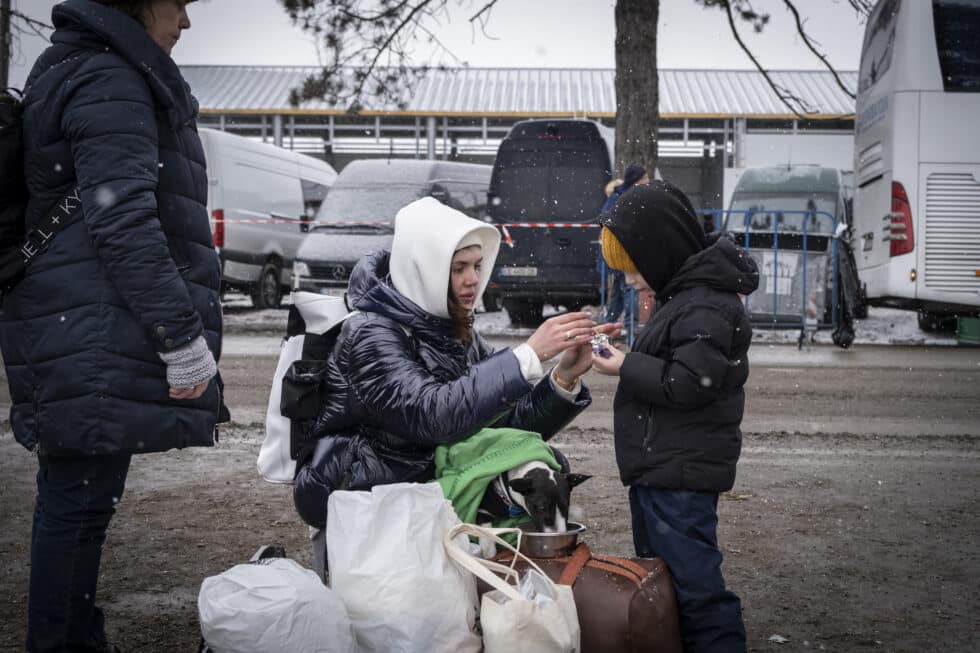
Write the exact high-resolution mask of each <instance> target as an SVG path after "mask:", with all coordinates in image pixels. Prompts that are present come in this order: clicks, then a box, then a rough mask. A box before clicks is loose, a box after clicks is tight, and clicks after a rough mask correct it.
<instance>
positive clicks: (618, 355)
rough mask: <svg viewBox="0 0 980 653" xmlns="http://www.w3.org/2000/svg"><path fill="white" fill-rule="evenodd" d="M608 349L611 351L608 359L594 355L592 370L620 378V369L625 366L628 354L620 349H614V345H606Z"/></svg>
mask: <svg viewBox="0 0 980 653" xmlns="http://www.w3.org/2000/svg"><path fill="white" fill-rule="evenodd" d="M606 349H608V350H609V357H608V358H603V357H602V356H600V355H599V354H592V369H594V370H595V371H596V372H598V373H599V374H605V375H606V376H619V368H621V367H622V366H623V361H624V360H626V354H624V353H623V352H621V351H620V350H619V348H618V347H614V346H613V345H612V343H610V344H608V345H606Z"/></svg>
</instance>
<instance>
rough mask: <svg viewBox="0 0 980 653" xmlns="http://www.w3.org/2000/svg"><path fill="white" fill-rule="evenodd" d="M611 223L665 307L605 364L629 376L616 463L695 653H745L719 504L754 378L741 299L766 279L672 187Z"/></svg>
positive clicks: (609, 237) (624, 378)
mask: <svg viewBox="0 0 980 653" xmlns="http://www.w3.org/2000/svg"><path fill="white" fill-rule="evenodd" d="M602 222H603V229H602V252H603V256H605V258H606V261H607V262H609V264H610V265H611V266H612V267H614V268H617V269H620V270H623V271H624V272H625V273H626V282H627V283H628V284H630V285H632V286H633V287H635V288H636V289H637V290H651V291H653V292H654V293H655V296H656V308H655V311H654V313H653V315H652V316H651V318H650V320H649V321H648V323H647V324H646V326H645V327H644V328H643V329H642V330H641V331H640V333H639V334H638V336H637V338H636V341H635V343H634V346H633V349H632V351H630V352H629V353H627V354H625V355H624V354H623V353H622V352H620V351H618V350H616V349H611V350H610V352H611V354H610V355H609V357H608V358H604V357H602V356H599V355H595V356H594V357H593V367H594V369H596V370H597V371H598V372H600V373H602V374H607V375H611V376H619V377H620V378H619V386H618V388H617V390H616V398H615V402H614V411H613V421H614V432H615V444H616V460H617V463H618V465H619V471H620V478H621V479H622V481H623V484H624V485H627V486H629V488H630V492H629V496H630V509H631V513H632V517H633V542H634V546H635V547H636V553H637V555H639V556H643V557H660V558H663V559H664V561H665V562H666V563H667V565H668V567H669V568H670V571H671V575H672V576H673V579H674V589H675V591H676V594H677V601H678V605H679V607H680V619H681V633H682V637H683V640H684V649H685V651H698V652H699V653H701V652H707V651H726V652H728V651H745V628H744V626H743V624H742V615H741V604H740V602H739V599H738V597H737V596H736V595H735V594H733V593H732V592H730V591H728V590H727V589H726V587H725V580H724V578H723V577H722V573H721V561H722V556H721V552H720V551H719V549H718V542H717V534H716V531H717V525H718V514H717V505H718V494H719V493H720V492H724V491H726V490H729V489H731V487H732V485H733V484H734V482H735V465H736V463H737V462H738V457H739V452H740V450H741V440H742V433H741V430H740V428H739V426H740V424H741V421H742V412H743V409H744V405H745V392H744V390H743V386H744V384H745V381H746V379H747V378H748V372H749V365H748V357H747V354H748V349H749V343H750V341H751V338H752V328H751V326H750V323H749V321H748V318H747V316H746V314H745V310H744V307H743V305H742V302H741V297H740V295H742V296H744V295H747V294H749V293H751V292H752V291H753V290H755V288H756V286H757V285H758V280H759V274H758V269H757V267H756V264H755V262H754V261H753V260H752V258H751V257H749V255H748V254H747V253H745V251H744V250H742V249H741V248H740V247H738V246H737V245H736V244H735V241H734V240H732V239H730V238H728V237H725V236H721V237H716V238H714V239H709V238H708V237H707V236H706V235H705V233H704V230H703V228H702V227H701V225H700V222H699V220H698V219H697V216H696V215H695V213H694V210H693V208H692V207H691V203H690V201H689V200H688V199H687V197H685V196H684V194H683V193H682V192H681V191H680V190H678V189H677V188H675V187H674V186H671V185H670V184H668V183H665V182H660V181H655V182H652V183H651V184H650V185H649V186H637V187H636V188H634V189H633V190H631V191H630V192H628V193H627V194H625V195H624V196H623V197H622V198H620V200H619V201H618V202H617V203H616V205H615V206H614V207H613V209H612V210H611V211H610V212H609V213H607V214H606V215H604V217H603V220H602Z"/></svg>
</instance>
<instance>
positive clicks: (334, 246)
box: [292, 159, 491, 295]
mask: <svg viewBox="0 0 980 653" xmlns="http://www.w3.org/2000/svg"><path fill="white" fill-rule="evenodd" d="M490 171H491V168H490V166H488V165H479V164H474V163H460V162H456V161H438V160H419V159H357V160H354V161H351V162H350V163H348V164H347V165H346V166H345V167H344V169H343V170H341V172H340V174H339V175H338V176H337V179H336V181H335V182H334V184H333V186H332V187H331V189H330V194H329V195H328V196H327V198H326V200H325V201H324V202H323V204H322V205H321V206H320V210H319V211H318V212H317V214H316V218H315V220H314V221H313V224H312V225H311V227H310V232H309V234H307V235H306V238H305V240H304V241H303V242H302V244H301V245H300V247H299V250H298V252H297V254H296V261H295V263H294V264H293V270H292V272H293V288H294V289H298V290H306V291H310V292H317V293H322V294H329V295H343V294H344V293H345V292H346V291H347V282H348V280H349V279H350V274H351V271H352V270H353V269H354V265H355V264H357V262H358V261H359V260H360V259H361V257H362V256H364V255H365V254H368V253H370V252H373V251H376V250H379V249H388V248H389V247H391V240H392V237H393V235H394V220H395V214H396V213H397V212H398V210H399V209H401V208H402V207H403V206H405V205H406V204H409V203H410V202H414V201H415V200H417V199H420V198H422V197H434V198H435V199H437V200H439V201H440V202H442V203H443V204H446V205H447V206H451V207H452V208H454V209H458V210H459V211H461V212H463V213H465V214H466V215H468V216H470V217H472V218H477V219H485V215H486V205H487V189H488V188H489V184H490Z"/></svg>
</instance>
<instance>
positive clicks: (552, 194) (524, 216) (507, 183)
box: [490, 150, 608, 222]
mask: <svg viewBox="0 0 980 653" xmlns="http://www.w3.org/2000/svg"><path fill="white" fill-rule="evenodd" d="M605 159H606V157H601V158H600V157H599V154H598V153H597V152H596V151H588V150H559V151H550V152H542V151H523V152H522V151H511V152H506V153H504V152H502V153H501V154H500V155H498V160H497V164H496V169H495V171H494V174H495V179H494V181H495V185H494V190H495V191H496V197H493V198H491V203H490V215H491V217H492V218H493V220H494V221H495V222H509V221H513V222H588V221H590V220H593V219H595V218H596V217H597V216H598V215H599V211H600V210H601V209H602V203H603V200H604V199H605V192H604V190H603V189H604V187H605V184H606V182H607V181H608V174H607V172H606V170H605V168H606V166H607V165H608V163H607V162H606V160H605Z"/></svg>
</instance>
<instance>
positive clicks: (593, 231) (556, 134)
mask: <svg viewBox="0 0 980 653" xmlns="http://www.w3.org/2000/svg"><path fill="white" fill-rule="evenodd" d="M612 146H613V137H612V130H611V129H609V128H608V127H605V126H603V125H600V124H598V123H595V122H593V121H591V120H525V121H521V122H518V123H516V124H515V125H514V126H513V127H512V128H511V130H510V132H508V134H507V136H506V138H504V140H503V141H501V143H500V148H499V150H498V151H497V158H496V160H495V161H494V164H493V174H492V175H491V177H490V194H489V197H488V207H487V211H488V214H489V216H490V221H491V222H493V223H495V224H497V225H498V226H499V227H500V229H501V232H502V235H503V243H502V244H501V247H500V254H499V255H498V257H497V265H496V270H495V271H494V275H493V277H492V278H491V281H490V284H489V286H488V288H487V292H486V293H484V304H487V305H490V304H492V303H494V302H495V301H496V300H497V299H498V298H499V299H500V300H502V303H503V306H504V308H506V309H507V312H508V313H509V314H510V318H511V322H512V323H514V324H530V325H533V324H536V323H538V322H539V321H540V320H541V311H542V308H543V306H544V304H553V305H562V306H564V307H566V308H567V309H569V310H577V309H579V308H580V307H582V306H584V305H586V304H597V303H598V302H599V272H598V270H597V267H596V263H597V257H598V255H599V242H598V241H599V230H598V229H597V228H596V218H597V217H598V215H599V212H600V210H601V209H602V204H603V202H604V201H605V199H606V195H605V191H604V189H605V186H606V184H607V183H608V182H609V181H610V179H612Z"/></svg>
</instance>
